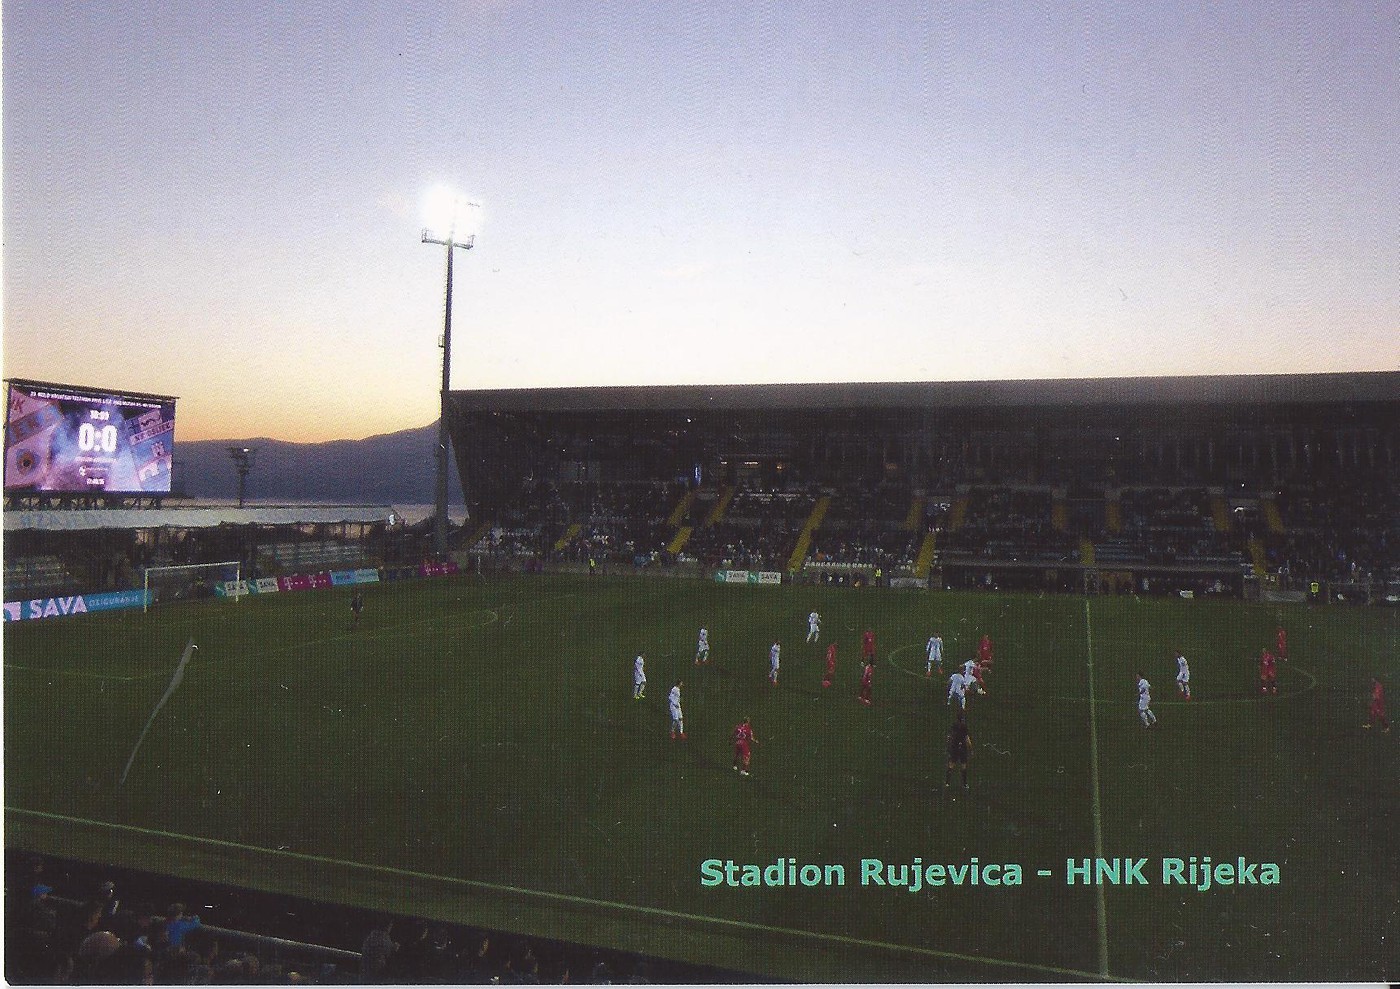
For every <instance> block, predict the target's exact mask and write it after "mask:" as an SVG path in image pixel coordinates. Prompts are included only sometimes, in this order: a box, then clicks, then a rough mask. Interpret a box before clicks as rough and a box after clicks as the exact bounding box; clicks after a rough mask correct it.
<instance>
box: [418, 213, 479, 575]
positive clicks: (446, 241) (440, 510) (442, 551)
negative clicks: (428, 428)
mask: <svg viewBox="0 0 1400 989" xmlns="http://www.w3.org/2000/svg"><path fill="white" fill-rule="evenodd" d="M461 205H465V206H472V207H474V206H476V203H467V202H462V203H461ZM423 243H425V244H440V245H442V246H443V247H444V248H446V253H447V302H446V306H445V308H444V314H443V318H442V392H441V396H440V398H441V401H440V408H439V413H438V445H437V508H436V512H435V517H434V519H433V551H434V552H435V553H436V554H437V555H438V557H439V558H440V559H446V557H447V439H448V436H447V391H448V388H449V381H448V375H449V373H450V371H451V368H452V249H453V248H454V247H460V248H462V249H463V250H465V251H469V250H471V249H472V247H473V245H474V244H475V243H476V235H475V234H465V235H463V236H458V234H457V223H456V218H455V217H454V218H453V222H452V225H451V227H450V228H449V230H448V234H447V236H446V237H445V238H442V237H435V236H433V233H432V231H431V230H428V229H426V228H425V229H424V230H423Z"/></svg>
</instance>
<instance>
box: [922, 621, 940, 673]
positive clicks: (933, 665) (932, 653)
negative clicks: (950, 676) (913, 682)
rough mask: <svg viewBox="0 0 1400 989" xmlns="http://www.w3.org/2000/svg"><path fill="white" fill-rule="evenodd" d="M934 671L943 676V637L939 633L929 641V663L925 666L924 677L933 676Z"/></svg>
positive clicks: (934, 634) (935, 633)
mask: <svg viewBox="0 0 1400 989" xmlns="http://www.w3.org/2000/svg"><path fill="white" fill-rule="evenodd" d="M934 669H937V670H938V675H939V676H942V675H943V637H942V636H941V635H939V634H938V633H937V632H934V633H933V636H932V637H931V638H930V639H929V640H928V662H927V663H925V664H924V676H926V677H931V676H933V671H934Z"/></svg>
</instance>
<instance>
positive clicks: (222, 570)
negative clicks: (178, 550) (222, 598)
mask: <svg viewBox="0 0 1400 989" xmlns="http://www.w3.org/2000/svg"><path fill="white" fill-rule="evenodd" d="M230 574H231V575H232V578H231V579H232V580H233V582H234V586H235V588H236V587H237V586H238V585H240V584H241V583H242V581H243V565H242V564H241V563H240V562H239V561H237V560H226V561H225V562H223V563H185V564H180V565H177V566H169V567H146V568H145V577H144V590H145V598H146V601H145V604H144V605H143V606H142V611H150V610H151V604H152V603H154V602H156V601H186V600H193V599H195V598H201V597H212V596H213V595H214V593H215V590H214V588H215V585H217V584H220V583H223V582H225V581H227V580H229V579H230ZM243 596H244V595H243V593H242V592H240V591H238V590H235V591H234V593H233V594H232V595H230V597H232V598H233V599H234V600H235V601H237V600H240V599H242V597H243Z"/></svg>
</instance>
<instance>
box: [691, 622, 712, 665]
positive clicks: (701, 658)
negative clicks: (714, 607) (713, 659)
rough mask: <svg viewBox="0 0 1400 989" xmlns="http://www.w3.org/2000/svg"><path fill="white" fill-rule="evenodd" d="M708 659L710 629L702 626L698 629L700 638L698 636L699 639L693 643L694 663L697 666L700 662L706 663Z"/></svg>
mask: <svg viewBox="0 0 1400 989" xmlns="http://www.w3.org/2000/svg"><path fill="white" fill-rule="evenodd" d="M709 661H710V630H709V629H707V628H702V629H701V630H700V638H699V640H698V641H697V642H696V643H695V665H696V666H699V665H700V664H702V663H708V662H709Z"/></svg>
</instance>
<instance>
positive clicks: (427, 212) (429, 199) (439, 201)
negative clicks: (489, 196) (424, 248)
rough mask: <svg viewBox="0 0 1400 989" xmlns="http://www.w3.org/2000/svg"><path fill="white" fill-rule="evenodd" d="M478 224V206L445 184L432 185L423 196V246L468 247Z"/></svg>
mask: <svg viewBox="0 0 1400 989" xmlns="http://www.w3.org/2000/svg"><path fill="white" fill-rule="evenodd" d="M480 222H481V204H479V203H476V202H473V201H472V200H471V199H469V198H467V197H466V196H463V195H462V194H461V193H459V192H457V191H455V190H454V189H451V188H449V187H448V186H445V185H437V186H433V188H431V189H429V190H428V194H427V195H426V196H424V197H423V240H424V242H425V243H434V244H441V243H443V242H444V241H451V242H452V243H454V244H461V245H464V246H467V247H470V246H471V242H472V240H473V239H474V238H475V237H476V233H477V227H478V226H479V225H480Z"/></svg>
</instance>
